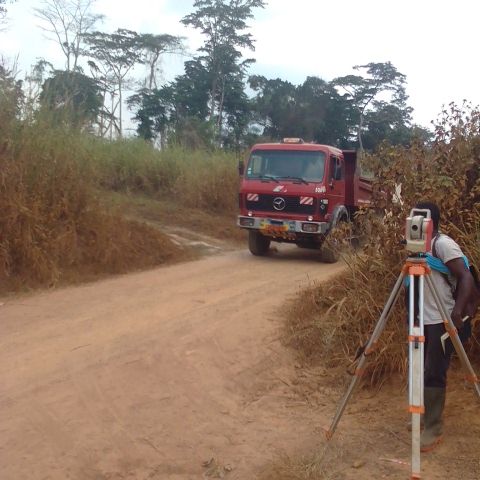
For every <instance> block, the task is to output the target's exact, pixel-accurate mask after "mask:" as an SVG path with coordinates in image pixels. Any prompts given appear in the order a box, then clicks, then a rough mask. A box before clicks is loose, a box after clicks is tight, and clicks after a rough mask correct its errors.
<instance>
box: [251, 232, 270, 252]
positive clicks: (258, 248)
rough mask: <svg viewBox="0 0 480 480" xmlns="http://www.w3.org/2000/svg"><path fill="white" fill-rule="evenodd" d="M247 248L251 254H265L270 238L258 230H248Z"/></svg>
mask: <svg viewBox="0 0 480 480" xmlns="http://www.w3.org/2000/svg"><path fill="white" fill-rule="evenodd" d="M248 248H249V250H250V252H251V253H252V254H253V255H257V256H263V255H266V254H267V252H268V249H269V248H270V239H269V238H268V237H265V236H264V235H262V234H261V233H260V232H256V231H255V230H250V231H249V232H248Z"/></svg>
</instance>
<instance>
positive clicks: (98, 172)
mask: <svg viewBox="0 0 480 480" xmlns="http://www.w3.org/2000/svg"><path fill="white" fill-rule="evenodd" d="M56 137H57V136H56V135H55V134H52V135H51V136H49V138H44V141H43V148H44V149H50V150H55V149H56V148H57V147H58V145H59V143H60V144H61V143H62V142H66V143H67V144H68V146H69V152H70V156H71V159H72V160H73V161H75V163H77V164H79V165H84V166H88V168H89V175H90V176H91V178H92V179H93V180H94V181H95V182H96V184H97V185H98V186H100V187H102V188H104V189H108V190H114V191H123V192H130V193H141V194H144V195H148V196H152V197H160V198H161V197H170V198H175V200H176V201H177V202H179V203H180V204H182V205H184V206H187V207H194V208H201V209H206V210H209V211H212V212H215V211H221V212H228V213H233V212H235V210H236V206H237V190H238V173H237V169H236V164H237V159H236V156H235V155H234V154H232V153H229V152H225V151H221V150H217V151H208V150H188V149H185V148H182V147H171V148H168V149H166V150H163V151H159V150H156V149H154V148H153V147H152V146H151V145H150V144H149V143H147V142H145V141H143V140H140V139H124V140H118V141H114V142H110V141H106V140H103V139H100V138H97V137H94V136H90V135H80V134H75V135H74V134H70V135H65V134H64V133H63V132H59V135H58V137H59V138H56Z"/></svg>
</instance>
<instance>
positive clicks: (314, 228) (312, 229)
mask: <svg viewBox="0 0 480 480" xmlns="http://www.w3.org/2000/svg"><path fill="white" fill-rule="evenodd" d="M302 230H303V231H304V232H308V233H317V232H318V225H317V224H316V223H302Z"/></svg>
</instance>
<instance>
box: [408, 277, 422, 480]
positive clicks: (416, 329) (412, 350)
mask: <svg viewBox="0 0 480 480" xmlns="http://www.w3.org/2000/svg"><path fill="white" fill-rule="evenodd" d="M424 276H425V269H422V270H421V271H420V272H419V274H418V276H417V278H418V282H419V288H418V324H416V320H417V319H415V308H414V307H415V299H414V284H413V279H414V275H413V274H410V289H409V309H408V326H409V328H408V330H409V336H408V357H409V358H408V359H409V362H408V393H409V411H410V413H411V414H412V476H411V478H412V479H414V478H420V416H421V414H422V413H423V412H424V410H425V408H424V399H423V375H424V372H423V371H424V357H423V352H424V342H425V336H424V327H423V306H424V287H425V285H424Z"/></svg>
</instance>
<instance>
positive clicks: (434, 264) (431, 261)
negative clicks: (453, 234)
mask: <svg viewBox="0 0 480 480" xmlns="http://www.w3.org/2000/svg"><path fill="white" fill-rule="evenodd" d="M425 257H426V259H427V265H428V266H429V267H430V268H431V269H432V270H436V271H437V272H440V273H443V274H444V275H449V274H450V270H449V269H448V267H447V266H446V265H445V264H444V263H443V262H442V261H441V260H440V259H439V258H438V257H434V256H433V255H432V254H431V253H427V254H426V255H425ZM463 262H464V263H465V268H466V269H467V270H468V269H469V268H470V262H469V261H468V258H467V257H466V256H465V255H464V256H463ZM409 285H410V277H406V278H405V286H406V287H408V286H409Z"/></svg>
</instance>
